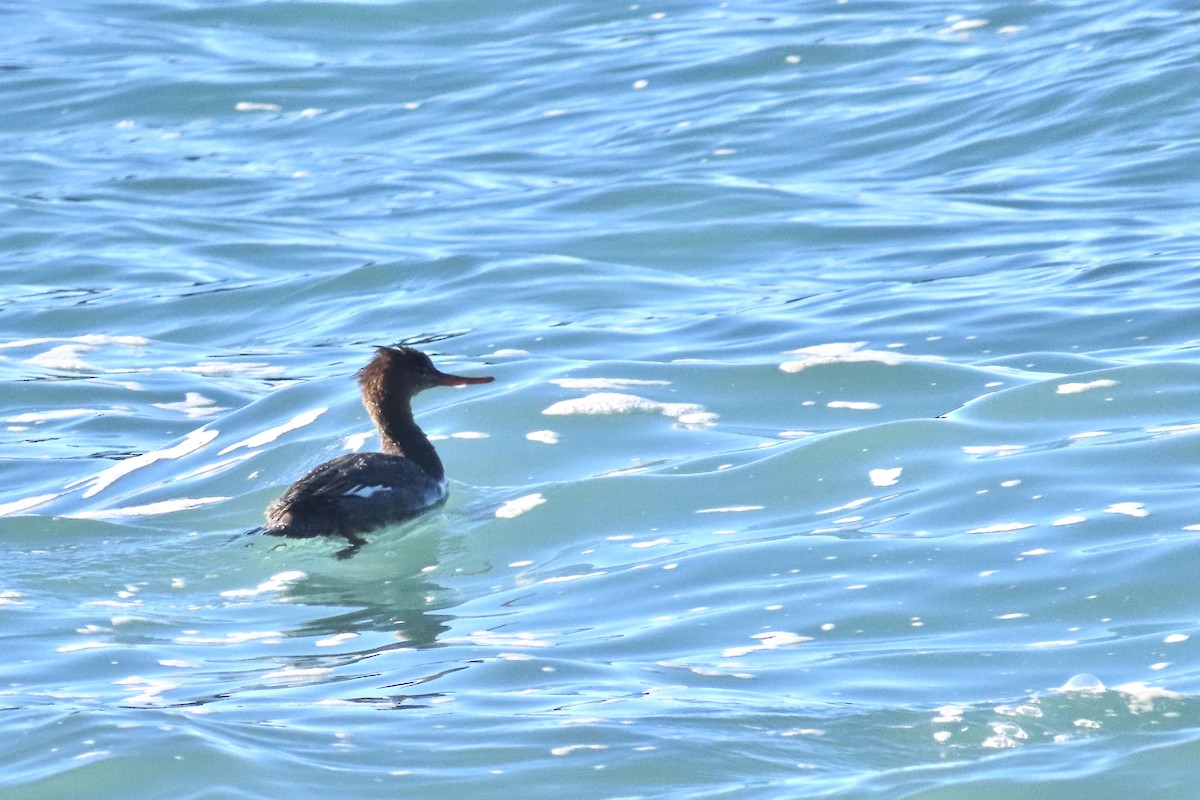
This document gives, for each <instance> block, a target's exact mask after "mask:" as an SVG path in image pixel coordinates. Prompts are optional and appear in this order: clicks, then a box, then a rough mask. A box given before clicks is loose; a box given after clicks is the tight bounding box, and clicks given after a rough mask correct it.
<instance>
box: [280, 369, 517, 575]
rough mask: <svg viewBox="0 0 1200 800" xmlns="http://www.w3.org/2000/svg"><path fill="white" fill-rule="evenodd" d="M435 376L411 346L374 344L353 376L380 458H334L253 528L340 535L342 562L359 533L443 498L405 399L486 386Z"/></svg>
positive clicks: (440, 478)
mask: <svg viewBox="0 0 1200 800" xmlns="http://www.w3.org/2000/svg"><path fill="white" fill-rule="evenodd" d="M493 380H495V378H490V377H486V378H464V377H461V376H458V375H448V374H446V373H445V372H442V371H440V370H439V369H438V368H437V367H435V366H434V365H433V362H432V361H430V360H429V356H427V355H425V354H424V353H422V352H421V351H420V350H414V349H413V348H411V347H380V348H378V349H377V350H376V351H375V357H374V358H372V359H371V361H370V363H369V364H367V365H366V366H365V367H363V368H362V369H361V370H359V372H358V384H359V386H360V387H361V389H362V401H363V405H364V406H366V409H367V413H368V414H370V415H371V421H372V422H374V423H375V429H376V430H377V431H378V432H379V439H380V441H381V443H382V447H380V450H381V451H382V452H379V453H354V454H352V455H346V456H339V457H338V458H335V459H333V460H332V461H326V462H325V463H324V464H321V465H320V466H318V467H315V468H314V469H312V470H311V471H309V473H308V474H307V475H305V476H304V477H302V478H301V479H300V480H298V481H296V482H295V483H293V484H292V486H291V487H290V488H289V489H288V490H287V491H286V492H284V493H283V496H282V497H280V498H279V499H278V500H276V501H275V502H274V503H272V504H271V505H270V506H269V507H268V508H267V524H266V525H264V526H263V527H262V528H261V529H260V530H261V531H262V532H263V533H267V534H271V535H274V536H292V537H311V536H342V537H345V538H346V540H347V541H349V542H350V546H349V547H347V548H346V549H344V550H341V551H339V552H338V553H337V556H338V557H339V558H349V557H350V556H352V555H354V553H355V552H357V551H358V548H360V547H362V546H363V545H364V544H366V541H365V540H364V539H363V538H362V537H360V536H359V534H360V533H363V532H365V531H369V530H373V529H375V528H379V527H382V526H384V525H388V524H390V523H393V522H400V521H402V520H405V519H409V518H410V517H415V516H416V515H418V514H420V513H421V512H423V511H427V510H429V509H431V508H433V507H434V506H437V505H440V504H441V503H443V502H445V500H446V471H445V469H443V467H442V461H441V459H440V458H438V454H437V451H436V450H434V449H433V445H432V444H431V443H430V442H429V439H428V438H427V437H426V436H425V432H424V431H422V430H421V429H420V428H419V427H417V423H416V421H415V420H414V419H413V412H412V398H413V395H415V394H417V393H418V392H421V391H424V390H425V389H428V388H430V387H431V386H465V385H467V384H474V383H490V382H491V381H493Z"/></svg>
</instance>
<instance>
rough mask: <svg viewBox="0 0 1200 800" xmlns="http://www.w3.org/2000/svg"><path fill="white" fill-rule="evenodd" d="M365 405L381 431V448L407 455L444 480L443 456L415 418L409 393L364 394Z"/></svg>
mask: <svg viewBox="0 0 1200 800" xmlns="http://www.w3.org/2000/svg"><path fill="white" fill-rule="evenodd" d="M363 405H364V406H366V409H367V413H368V414H370V415H371V421H372V422H374V423H375V430H377V431H378V432H379V439H380V442H381V445H382V446H381V447H380V449H381V450H382V451H383V452H385V453H387V454H388V455H393V456H400V457H401V458H407V459H408V460H409V461H411V462H413V463H414V464H416V465H417V466H418V467H420V468H421V469H422V471H424V472H425V474H427V475H429V476H430V477H432V478H434V479H436V480H441V479H442V478H444V477H445V476H446V470H445V469H444V468H443V467H442V460H441V459H440V458H438V454H437V451H436V450H434V449H433V444H432V443H431V442H430V441H429V438H428V437H427V436H426V435H425V432H424V431H423V430H421V428H420V427H419V426H418V425H417V423H416V420H414V419H413V413H412V401H411V399H410V398H408V397H403V398H396V397H388V396H386V395H385V396H383V397H381V398H366V397H364V398H363Z"/></svg>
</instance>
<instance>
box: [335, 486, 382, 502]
mask: <svg viewBox="0 0 1200 800" xmlns="http://www.w3.org/2000/svg"><path fill="white" fill-rule="evenodd" d="M388 491H391V487H390V486H355V487H354V488H353V489H351V490H349V491H348V492H346V493H345V496H346V497H361V498H363V499H366V498H368V497H371V496H373V495H375V494H377V493H378V492H388Z"/></svg>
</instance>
